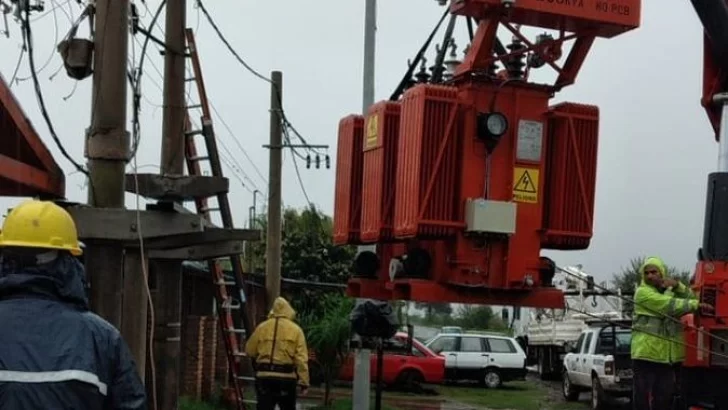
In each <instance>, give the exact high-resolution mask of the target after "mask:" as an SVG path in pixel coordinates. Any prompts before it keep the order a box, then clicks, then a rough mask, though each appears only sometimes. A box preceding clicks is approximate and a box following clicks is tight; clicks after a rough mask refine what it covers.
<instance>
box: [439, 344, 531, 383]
mask: <svg viewBox="0 0 728 410" xmlns="http://www.w3.org/2000/svg"><path fill="white" fill-rule="evenodd" d="M427 347H428V348H430V350H432V351H433V352H435V353H437V354H439V355H441V356H444V357H445V379H446V380H451V381H460V380H476V381H479V382H481V383H483V384H485V385H486V386H487V387H490V388H496V387H500V386H501V385H502V384H503V383H504V382H509V381H513V380H524V379H525V378H526V373H527V371H526V353H525V352H524V351H523V349H522V348H521V346H520V345H519V344H518V342H516V340H515V339H514V338H512V337H509V336H504V335H496V334H473V333H441V334H439V335H437V336H435V337H434V338H432V339H431V340H429V341H428V342H427Z"/></svg>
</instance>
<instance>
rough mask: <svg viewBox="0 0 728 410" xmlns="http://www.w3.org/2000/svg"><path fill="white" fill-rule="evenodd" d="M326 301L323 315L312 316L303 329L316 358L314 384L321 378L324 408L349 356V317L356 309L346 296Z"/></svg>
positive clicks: (306, 317) (330, 297)
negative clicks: (323, 387)
mask: <svg viewBox="0 0 728 410" xmlns="http://www.w3.org/2000/svg"><path fill="white" fill-rule="evenodd" d="M323 299H324V301H323V304H324V305H325V308H324V309H323V312H324V313H323V315H318V314H315V313H309V314H307V315H306V316H304V317H302V318H301V325H302V328H303V329H304V331H305V332H306V339H307V342H308V348H309V350H310V351H312V352H313V353H314V356H315V364H312V366H311V369H310V373H311V378H312V381H313V380H315V379H316V378H318V377H321V378H322V379H323V382H324V385H325V390H324V406H329V405H330V395H331V385H332V383H333V381H334V380H335V379H336V377H337V376H338V375H339V370H340V369H341V365H342V364H343V363H344V360H346V357H347V355H348V353H349V352H348V342H349V338H350V335H351V327H350V321H349V314H350V313H351V310H352V309H353V307H354V301H353V300H352V299H349V298H347V297H346V296H344V295H335V294H332V295H328V296H326V297H324V298H323Z"/></svg>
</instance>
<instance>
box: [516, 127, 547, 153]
mask: <svg viewBox="0 0 728 410" xmlns="http://www.w3.org/2000/svg"><path fill="white" fill-rule="evenodd" d="M542 145H543V123H541V122H538V121H529V120H520V121H518V139H517V141H516V159H517V160H519V161H535V162H540V161H541V147H542Z"/></svg>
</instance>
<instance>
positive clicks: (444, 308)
mask: <svg viewBox="0 0 728 410" xmlns="http://www.w3.org/2000/svg"><path fill="white" fill-rule="evenodd" d="M415 307H416V308H417V309H423V310H424V311H425V320H427V321H436V320H437V317H445V316H450V315H452V305H451V304H449V303H423V302H417V303H415Z"/></svg>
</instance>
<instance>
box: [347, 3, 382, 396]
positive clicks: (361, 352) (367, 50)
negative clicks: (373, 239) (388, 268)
mask: <svg viewBox="0 0 728 410" xmlns="http://www.w3.org/2000/svg"><path fill="white" fill-rule="evenodd" d="M376 32H377V0H366V5H365V11H364V78H363V92H362V114H363V115H365V116H366V115H367V111H368V110H369V107H370V106H371V105H372V104H374V67H375V60H374V58H375V54H376ZM363 251H373V252H375V251H376V245H372V246H359V247H358V248H357V252H363ZM362 302H364V301H363V300H362V299H357V304H360V303H362ZM370 358H371V351H370V350H369V349H362V348H360V349H358V350H357V351H356V354H355V356H354V391H353V392H352V399H353V405H354V406H353V410H369V392H370V389H371V379H370V374H371V368H370V363H371V361H370Z"/></svg>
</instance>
